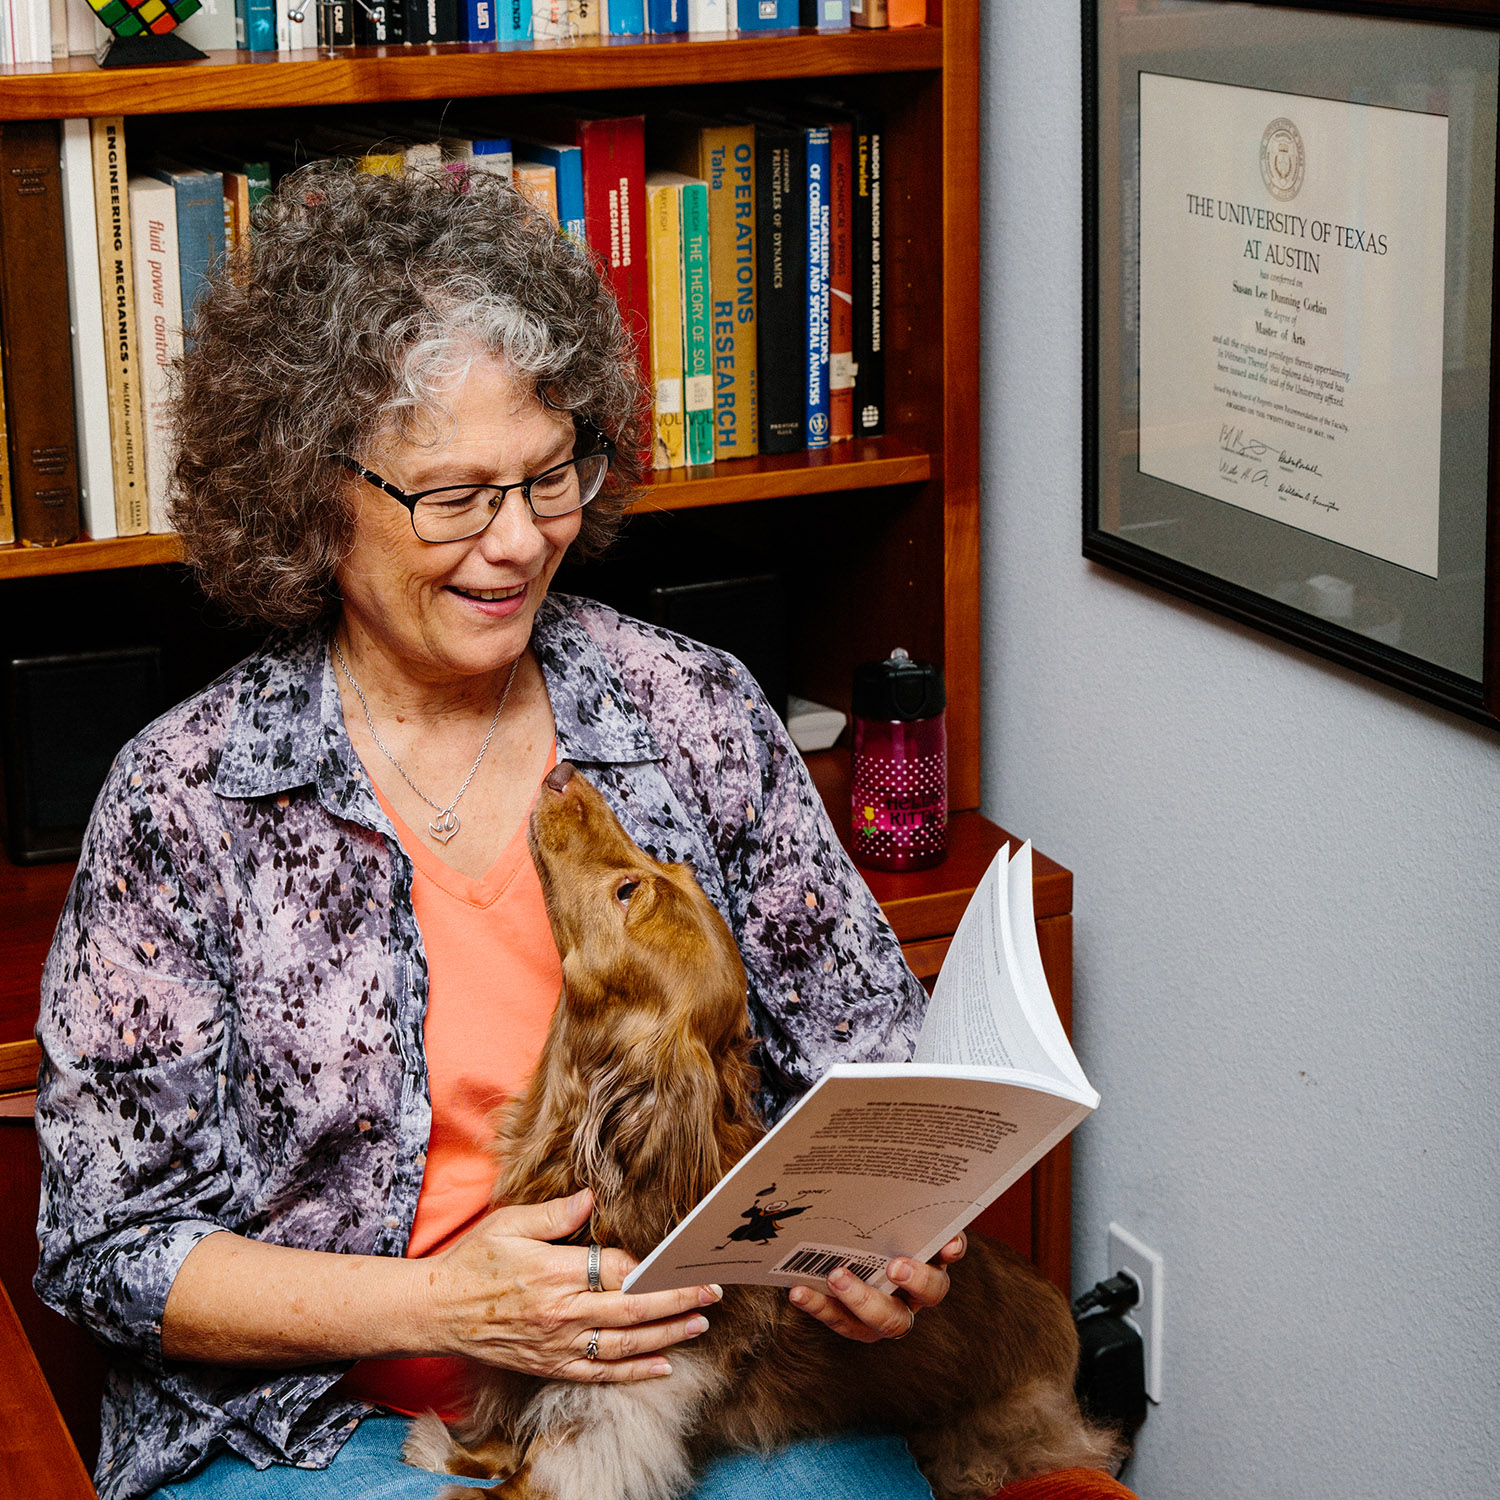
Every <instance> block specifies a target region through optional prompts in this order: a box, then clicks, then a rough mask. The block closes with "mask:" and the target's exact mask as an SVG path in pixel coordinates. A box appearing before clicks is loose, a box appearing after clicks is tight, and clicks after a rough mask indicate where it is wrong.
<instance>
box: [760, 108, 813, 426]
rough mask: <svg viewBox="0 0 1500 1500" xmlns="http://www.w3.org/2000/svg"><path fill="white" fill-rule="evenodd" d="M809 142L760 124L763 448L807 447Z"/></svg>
mask: <svg viewBox="0 0 1500 1500" xmlns="http://www.w3.org/2000/svg"><path fill="white" fill-rule="evenodd" d="M806 182H807V144H806V141H805V140H804V138H803V134H802V132H801V131H800V130H794V129H792V128H791V127H790V126H783V125H773V124H757V125H756V127H755V216H756V219H755V232H756V309H755V318H756V340H755V349H756V365H757V370H758V390H759V407H760V451H761V452H762V453H797V452H800V451H801V450H802V449H803V448H804V447H805V446H806V437H805V430H806V421H807V411H806V403H805V400H804V393H805V391H806V389H807V383H806V380H805V379H804V378H803V376H802V370H803V367H804V364H805V363H806V358H807V330H806V322H807V190H806Z"/></svg>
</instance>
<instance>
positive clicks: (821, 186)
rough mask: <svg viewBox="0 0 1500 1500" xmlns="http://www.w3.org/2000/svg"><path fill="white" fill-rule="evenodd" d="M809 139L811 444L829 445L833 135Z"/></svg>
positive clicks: (815, 129)
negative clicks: (830, 245)
mask: <svg viewBox="0 0 1500 1500" xmlns="http://www.w3.org/2000/svg"><path fill="white" fill-rule="evenodd" d="M804 135H805V137H806V140H807V446H808V447H809V448H826V447H827V446H828V428H829V420H828V407H829V399H828V273H829V267H830V262H829V258H828V252H829V244H830V231H831V229H832V213H833V197H832V191H831V188H832V175H833V160H832V155H833V132H832V131H831V130H829V128H828V127H827V126H826V125H811V126H809V127H808V128H807V129H806V131H804Z"/></svg>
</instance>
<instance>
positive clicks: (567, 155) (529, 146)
mask: <svg viewBox="0 0 1500 1500" xmlns="http://www.w3.org/2000/svg"><path fill="white" fill-rule="evenodd" d="M517 144H518V145H519V147H520V149H519V150H518V151H517V152H516V154H515V162H516V165H517V166H522V165H525V166H540V167H550V168H551V169H552V175H553V180H554V181H555V182H556V184H557V222H558V224H559V225H560V226H561V227H562V231H563V233H564V234H566V235H567V236H568V238H569V239H571V240H573V241H574V243H576V244H579V245H587V244H588V227H587V225H586V223H585V221H584V214H583V152H582V151H580V150H579V149H578V147H577V146H570V145H568V144H566V143H565V142H559V143H555V144H554V143H548V142H542V141H528V140H524V138H523V139H519V140H518V141H517Z"/></svg>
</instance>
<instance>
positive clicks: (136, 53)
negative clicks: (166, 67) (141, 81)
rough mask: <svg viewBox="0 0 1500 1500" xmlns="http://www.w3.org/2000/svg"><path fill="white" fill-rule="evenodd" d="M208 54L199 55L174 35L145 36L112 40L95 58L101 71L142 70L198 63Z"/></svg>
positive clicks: (169, 32) (122, 37)
mask: <svg viewBox="0 0 1500 1500" xmlns="http://www.w3.org/2000/svg"><path fill="white" fill-rule="evenodd" d="M207 57H208V53H206V52H200V51H199V50H198V49H197V48H196V47H195V46H194V45H193V44H192V43H191V42H187V41H184V40H183V39H182V38H181V37H180V36H178V35H177V33H176V32H175V31H164V32H163V33H162V34H161V35H160V36H155V35H153V34H152V33H151V32H149V31H148V32H145V33H143V34H142V35H140V36H112V37H111V38H110V39H109V40H108V41H107V42H106V43H105V44H104V45H103V46H102V47H101V48H100V49H99V50H98V51H97V52H96V53H95V54H94V61H95V62H96V63H98V64H99V66H100V67H101V68H144V67H154V66H156V65H158V64H160V63H177V62H201V61H204V60H205V59H207Z"/></svg>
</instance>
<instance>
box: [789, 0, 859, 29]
mask: <svg viewBox="0 0 1500 1500" xmlns="http://www.w3.org/2000/svg"><path fill="white" fill-rule="evenodd" d="M798 19H799V20H800V21H801V23H802V25H804V26H813V27H816V28H817V29H818V30H819V31H848V29H849V25H850V22H849V0H802V9H801V14H800V16H799V18H798Z"/></svg>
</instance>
